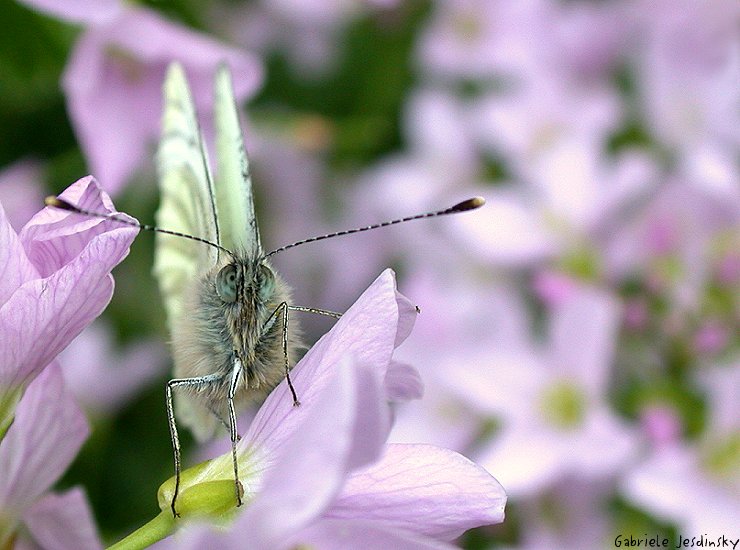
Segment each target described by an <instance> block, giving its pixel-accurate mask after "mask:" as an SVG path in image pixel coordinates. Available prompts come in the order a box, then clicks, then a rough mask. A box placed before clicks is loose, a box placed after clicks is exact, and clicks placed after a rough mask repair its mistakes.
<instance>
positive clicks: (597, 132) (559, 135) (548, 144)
mask: <svg viewBox="0 0 740 550" xmlns="http://www.w3.org/2000/svg"><path fill="white" fill-rule="evenodd" d="M470 111H471V112H470V113H469V115H468V116H469V117H470V124H471V127H472V128H473V129H474V131H475V134H476V135H477V138H478V141H479V142H480V144H481V146H483V147H484V148H486V149H487V150H490V151H492V152H493V153H494V154H498V155H503V156H504V158H505V159H506V160H507V166H508V167H509V169H510V170H512V171H513V173H514V175H515V176H516V177H517V179H523V180H525V181H532V182H534V183H538V182H539V181H540V180H542V179H543V178H548V179H552V178H553V177H554V176H555V177H562V174H561V173H557V174H555V175H554V176H553V175H550V172H551V171H552V170H553V168H554V169H556V170H557V169H558V168H560V170H561V171H562V172H570V173H571V176H572V177H573V178H574V181H573V183H572V185H574V187H573V188H572V190H570V189H568V188H565V189H561V192H568V193H569V195H570V196H573V195H576V194H578V193H579V192H582V191H583V189H582V187H583V185H584V183H582V180H586V181H587V176H590V175H591V173H592V172H593V171H594V168H592V166H594V165H598V164H599V163H602V162H603V160H602V155H604V150H603V143H604V141H605V140H606V139H607V137H608V136H609V135H610V134H611V133H613V132H614V131H616V129H617V128H619V125H620V124H621V122H622V116H623V114H622V105H621V102H620V99H619V96H618V95H617V93H616V91H615V90H614V89H613V88H610V87H607V86H606V85H603V84H600V83H595V84H591V85H588V86H585V85H583V84H581V83H578V82H573V81H571V80H568V79H567V78H565V76H563V75H558V76H553V75H550V74H541V73H537V75H536V76H533V77H532V78H531V79H529V80H527V81H526V82H523V83H521V84H519V85H517V86H515V87H512V88H511V89H508V90H506V91H504V92H503V93H499V92H491V93H489V94H486V95H484V96H482V97H481V98H480V99H478V100H477V101H476V102H475V103H474V104H473V105H472V106H471V108H470ZM574 155H578V156H579V158H575V159H574V158H573V157H574ZM565 162H567V163H568V165H567V166H563V163H565ZM581 165H583V168H582V167H581ZM561 166H562V168H561ZM585 171H588V172H591V173H588V172H586V173H585V174H584V172H585ZM584 175H585V176H586V177H584ZM582 198H583V199H584V200H587V199H589V198H591V197H589V196H588V195H584V196H583V197H582ZM571 200H572V199H571Z"/></svg>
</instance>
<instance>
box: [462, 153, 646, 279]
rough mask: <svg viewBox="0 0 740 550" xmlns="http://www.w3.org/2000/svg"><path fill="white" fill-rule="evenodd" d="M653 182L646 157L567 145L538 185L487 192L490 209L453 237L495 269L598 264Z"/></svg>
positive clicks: (543, 163)
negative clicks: (580, 260)
mask: <svg viewBox="0 0 740 550" xmlns="http://www.w3.org/2000/svg"><path fill="white" fill-rule="evenodd" d="M655 181H656V166H655V163H654V162H653V161H652V160H651V159H650V158H648V157H647V156H646V155H643V154H640V153H639V152H637V151H630V152H625V153H624V154H622V155H620V156H619V157H617V158H616V159H606V158H605V157H604V156H603V155H602V154H601V153H600V152H599V151H598V150H597V149H595V148H594V146H593V145H592V144H591V145H590V144H589V142H588V141H582V142H578V141H568V142H567V143H563V144H561V146H560V147H558V148H557V149H553V150H551V151H550V152H549V153H548V154H547V155H543V156H542V157H541V158H540V164H539V169H538V173H537V175H536V177H535V179H533V180H531V181H527V182H526V183H525V184H520V185H518V186H516V187H514V186H505V187H501V188H497V189H494V190H492V191H489V192H487V193H486V206H485V208H482V209H481V211H480V213H476V216H457V217H456V218H455V219H454V220H452V222H451V224H450V225H451V228H450V233H451V234H452V233H454V234H453V237H452V238H453V239H454V240H455V241H456V242H458V243H459V245H460V246H462V247H466V248H467V249H468V250H470V251H471V252H474V253H476V255H477V256H478V257H479V258H481V259H482V260H484V261H486V262H489V263H491V264H493V265H494V266H509V267H522V266H531V265H533V264H535V265H536V264H541V263H543V262H546V261H552V260H555V259H561V260H562V259H568V258H569V257H570V258H572V257H577V256H588V255H591V257H592V258H593V259H595V260H597V262H598V263H599V264H600V263H601V262H602V259H603V255H604V254H605V252H604V251H602V250H601V248H602V247H603V246H604V241H608V240H610V239H612V238H614V237H615V235H616V237H617V238H619V237H621V233H619V232H618V231H617V230H618V229H620V228H621V225H622V224H623V223H624V220H623V217H624V212H625V211H626V210H628V209H630V208H632V207H633V206H634V203H635V202H637V201H640V200H641V199H642V197H643V196H644V195H645V194H646V193H647V191H648V190H649V189H651V188H652V187H654V184H655ZM604 263H608V262H604ZM593 267H595V268H597V270H598V268H599V267H602V266H600V265H595V266H593ZM548 269H550V271H552V269H553V268H552V267H550V268H548ZM603 271H604V273H607V274H611V273H612V272H611V271H610V270H609V269H608V268H604V269H603ZM604 273H601V272H597V273H594V275H604Z"/></svg>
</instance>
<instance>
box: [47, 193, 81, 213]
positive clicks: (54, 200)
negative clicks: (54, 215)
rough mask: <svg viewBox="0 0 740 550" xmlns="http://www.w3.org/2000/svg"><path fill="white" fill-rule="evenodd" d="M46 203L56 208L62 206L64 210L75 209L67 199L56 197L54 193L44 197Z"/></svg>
mask: <svg viewBox="0 0 740 550" xmlns="http://www.w3.org/2000/svg"><path fill="white" fill-rule="evenodd" d="M44 204H45V205H46V206H52V207H54V208H61V209H62V210H74V207H73V206H72V205H71V204H69V203H68V202H66V201H63V200H62V199H60V198H59V197H55V196H54V195H49V196H48V197H46V198H45V199H44Z"/></svg>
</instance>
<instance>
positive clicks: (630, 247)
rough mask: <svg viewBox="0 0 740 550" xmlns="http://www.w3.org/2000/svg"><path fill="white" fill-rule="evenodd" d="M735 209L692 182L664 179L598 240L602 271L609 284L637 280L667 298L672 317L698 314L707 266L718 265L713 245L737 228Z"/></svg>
mask: <svg viewBox="0 0 740 550" xmlns="http://www.w3.org/2000/svg"><path fill="white" fill-rule="evenodd" d="M739 205H740V203H738V202H735V201H732V200H726V199H721V198H718V197H716V196H714V195H713V194H712V193H709V192H707V191H706V190H705V189H704V188H702V187H701V186H697V185H693V182H692V181H691V180H685V179H683V178H671V179H667V180H665V181H664V182H663V184H662V185H661V186H660V187H659V188H658V189H657V190H656V191H655V192H653V193H651V194H650V195H648V196H647V197H645V199H644V200H643V201H642V204H641V205H640V206H639V207H638V208H633V212H632V213H631V215H630V216H629V218H628V219H626V220H623V221H622V222H621V227H620V228H619V230H618V231H613V232H610V233H609V234H606V235H604V236H603V238H602V239H601V250H602V261H603V264H604V270H605V272H606V273H607V274H608V276H609V277H610V278H611V279H612V280H624V279H626V278H628V277H634V276H638V277H640V278H641V279H642V280H644V281H646V283H647V285H648V286H649V288H650V289H651V290H652V291H653V292H661V293H664V294H666V295H667V296H668V298H669V300H670V307H671V310H672V311H675V312H678V313H679V314H681V315H683V314H685V313H687V312H698V311H699V309H700V306H701V304H702V301H703V296H704V292H705V287H706V285H707V282H708V281H709V280H710V278H711V276H712V275H713V273H712V265H713V264H714V263H715V261H721V260H722V259H723V258H722V257H716V256H717V252H718V249H717V245H718V244H720V243H721V242H722V241H723V240H724V239H726V238H727V236H728V235H732V234H733V233H736V232H737V230H738V228H740V206H739ZM667 266H672V268H667Z"/></svg>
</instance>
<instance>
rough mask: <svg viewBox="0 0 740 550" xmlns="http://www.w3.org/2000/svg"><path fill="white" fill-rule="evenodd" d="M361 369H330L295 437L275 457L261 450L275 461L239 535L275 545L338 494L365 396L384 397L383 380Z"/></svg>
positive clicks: (350, 365) (345, 366) (346, 365)
mask: <svg viewBox="0 0 740 550" xmlns="http://www.w3.org/2000/svg"><path fill="white" fill-rule="evenodd" d="M363 370H364V371H365V373H367V370H366V369H363V368H362V367H358V366H356V365H355V364H353V363H352V362H351V361H342V362H341V363H340V364H339V365H337V368H335V369H332V371H331V372H330V373H328V375H327V380H326V382H325V384H324V385H323V391H322V393H321V395H320V396H319V400H318V401H317V402H316V403H315V404H313V405H312V406H311V407H310V408H308V410H307V413H306V414H305V415H302V418H300V421H298V422H296V424H297V426H296V432H295V437H293V438H291V439H289V440H287V441H286V442H285V444H284V445H283V446H282V447H281V448H280V449H279V450H278V451H277V452H276V453H275V455H274V457H273V456H269V455H268V456H265V455H264V453H260V454H262V455H263V456H264V458H265V459H267V460H273V459H274V461H275V462H274V463H273V464H272V466H271V467H270V469H269V470H268V472H267V473H266V474H265V478H264V480H263V482H262V486H261V488H260V490H259V494H258V495H257V497H256V498H255V500H254V501H253V502H252V503H251V504H250V505H249V507H248V508H247V510H246V511H245V512H244V514H243V515H242V516H241V517H240V518H239V526H237V527H236V528H235V529H234V533H238V534H239V536H240V537H241V536H242V535H243V533H246V532H248V533H249V536H250V540H251V541H252V543H253V544H255V546H256V547H260V546H262V547H265V548H269V547H275V545H276V544H277V542H278V541H279V540H280V539H281V538H283V537H284V536H285V534H286V533H292V532H295V531H296V530H297V529H299V528H301V527H302V526H304V525H306V524H307V523H308V522H309V521H311V520H312V519H314V518H315V517H317V516H318V515H319V514H320V513H321V512H322V511H323V510H324V509H325V508H326V506H327V505H328V504H329V502H330V501H331V500H332V499H333V498H334V496H335V495H336V493H337V492H338V491H339V489H340V487H341V484H342V481H343V480H344V477H345V475H346V472H347V468H348V466H349V462H350V461H351V460H352V457H351V454H352V452H353V451H354V446H355V445H356V443H355V440H356V438H357V434H356V433H355V424H356V422H357V420H358V418H360V417H361V416H362V415H363V414H364V412H365V411H364V410H363V408H362V406H361V400H362V401H371V400H375V401H376V402H382V400H383V394H382V391H381V388H380V384H379V383H378V382H376V384H375V387H372V382H371V380H368V377H367V376H363V372H362V371H363ZM368 382H370V386H368ZM360 387H362V390H363V396H362V397H363V399H360V398H361V396H360V395H359V392H358V389H360ZM287 422H294V419H293V418H289V419H288V420H287ZM381 445H382V442H381V443H380V444H378V450H379V448H380V446H381ZM378 450H376V453H375V454H377V451H378ZM258 452H259V449H258Z"/></svg>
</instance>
